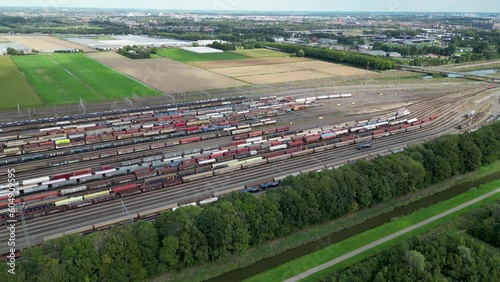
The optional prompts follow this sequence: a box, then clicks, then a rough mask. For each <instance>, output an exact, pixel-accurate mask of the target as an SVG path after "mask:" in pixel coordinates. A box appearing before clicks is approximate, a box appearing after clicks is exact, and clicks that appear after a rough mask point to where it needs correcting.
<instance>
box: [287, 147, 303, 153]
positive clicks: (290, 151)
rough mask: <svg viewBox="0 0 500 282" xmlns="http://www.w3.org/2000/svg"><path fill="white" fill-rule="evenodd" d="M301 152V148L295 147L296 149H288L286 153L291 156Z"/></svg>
mask: <svg viewBox="0 0 500 282" xmlns="http://www.w3.org/2000/svg"><path fill="white" fill-rule="evenodd" d="M300 150H301V148H300V147H295V148H291V149H287V150H285V153H287V154H290V153H295V152H298V151H300Z"/></svg>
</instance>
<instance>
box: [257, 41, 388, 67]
mask: <svg viewBox="0 0 500 282" xmlns="http://www.w3.org/2000/svg"><path fill="white" fill-rule="evenodd" d="M265 45H266V46H268V47H272V48H275V49H279V50H281V51H283V52H287V53H296V52H297V51H299V50H303V51H304V53H305V56H306V57H311V58H315V59H320V60H325V61H330V62H334V63H341V64H348V65H352V66H357V67H362V68H366V67H367V66H368V67H369V68H370V69H375V70H389V69H393V68H394V66H395V65H396V61H395V60H393V59H390V58H382V57H374V56H370V55H365V54H360V53H357V52H345V51H337V50H331V49H324V48H316V47H307V46H300V45H295V44H281V43H265Z"/></svg>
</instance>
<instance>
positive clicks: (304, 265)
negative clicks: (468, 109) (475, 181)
mask: <svg viewBox="0 0 500 282" xmlns="http://www.w3.org/2000/svg"><path fill="white" fill-rule="evenodd" d="M498 187H500V180H497V181H494V182H491V183H488V184H486V185H482V186H480V188H479V189H471V190H469V191H467V192H465V193H463V194H461V195H458V196H456V197H453V198H451V199H449V200H446V201H443V202H441V203H438V204H435V205H433V206H430V207H428V208H425V209H421V210H419V211H417V212H414V213H412V214H411V215H409V216H406V217H402V218H399V219H396V220H394V221H392V222H390V223H387V224H384V225H382V226H379V227H377V228H374V229H372V230H369V231H366V232H364V233H361V234H359V235H356V236H353V237H351V238H349V239H346V240H344V241H342V242H340V243H337V244H333V245H331V246H328V247H326V248H324V249H322V250H320V251H317V252H314V253H312V254H310V255H306V256H303V257H301V258H299V259H296V260H294V261H292V262H289V263H286V264H283V265H281V266H279V267H277V268H275V269H272V270H270V271H267V272H264V273H262V274H259V275H256V276H254V277H252V278H250V279H247V280H245V281H283V280H284V279H287V278H290V277H293V276H295V275H297V274H300V273H302V272H304V271H306V270H309V269H311V268H312V267H315V266H317V265H321V264H323V263H325V262H328V261H330V260H332V259H334V258H337V257H340V256H342V255H344V254H347V253H349V252H352V251H354V250H356V249H358V248H360V247H363V246H365V245H367V244H369V243H371V242H374V241H376V240H378V239H381V238H383V237H385V236H388V235H390V234H392V233H395V232H397V231H400V230H402V229H405V228H407V227H409V226H411V225H413V224H416V223H419V222H421V221H423V220H425V219H428V218H430V217H432V216H435V215H437V214H439V213H442V212H444V211H447V210H449V209H451V208H454V207H456V206H458V205H460V204H463V203H465V202H468V201H470V200H473V199H475V198H477V197H479V196H482V195H484V194H486V193H488V192H491V191H493V190H496V189H497V188H498ZM497 200H500V193H497V194H495V195H493V196H491V197H489V198H486V199H484V200H482V201H480V202H478V203H475V204H473V205H470V206H468V207H466V208H464V209H461V210H459V211H457V212H454V213H452V214H450V215H447V216H445V217H443V218H440V219H438V220H436V221H433V222H431V223H429V224H427V225H425V226H422V227H420V228H417V229H415V230H413V231H410V232H408V233H406V234H404V235H401V236H399V237H396V238H394V239H392V240H389V241H387V242H385V243H383V244H381V245H378V246H376V247H374V248H372V249H370V250H368V251H366V252H363V253H361V254H359V255H356V256H354V257H352V258H351V259H348V260H346V261H343V262H342V263H339V264H337V265H335V266H333V267H330V268H327V269H325V270H323V271H320V272H318V273H316V274H314V275H311V276H309V277H307V278H305V279H303V280H302V281H318V279H319V278H321V277H325V276H327V275H329V274H331V273H332V272H334V271H338V270H340V269H342V268H345V267H347V266H349V265H351V264H352V263H355V262H359V261H362V260H364V259H367V258H369V257H370V256H373V255H374V254H377V253H379V252H381V251H382V250H384V249H387V248H389V247H393V246H395V245H397V244H399V243H401V242H403V241H404V240H407V239H409V238H412V237H415V236H417V235H420V234H423V233H425V232H427V231H429V230H431V229H434V228H436V227H438V226H440V225H442V224H443V223H445V222H447V221H449V220H450V219H452V218H455V217H457V216H459V215H462V214H464V213H466V212H468V211H470V210H473V209H475V208H477V207H479V206H481V205H483V204H485V203H489V202H492V201H497Z"/></svg>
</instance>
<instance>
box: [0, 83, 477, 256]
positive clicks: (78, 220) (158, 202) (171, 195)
mask: <svg viewBox="0 0 500 282" xmlns="http://www.w3.org/2000/svg"><path fill="white" fill-rule="evenodd" d="M478 93H480V92H477V93H470V94H466V95H465V96H462V97H461V98H462V99H464V98H467V97H474V96H475V95H477V94H478ZM452 95H453V93H449V94H447V95H446V96H445V97H442V96H439V97H438V96H436V97H434V98H429V99H425V100H423V101H422V102H419V103H414V104H412V105H409V106H408V108H409V109H410V111H412V115H413V113H415V115H416V116H419V117H423V116H424V115H426V116H428V115H430V114H432V113H434V112H438V113H439V112H443V113H444V114H443V115H442V116H440V117H439V118H438V119H437V120H436V121H434V122H433V123H432V124H431V125H430V126H428V127H425V128H422V129H420V130H417V131H412V132H407V133H402V134H401V135H395V136H391V137H385V138H382V139H378V140H373V143H374V149H373V150H371V151H369V152H370V153H373V154H374V153H380V152H387V149H389V148H394V147H398V146H401V145H402V144H413V143H417V142H421V141H422V140H423V139H429V138H433V137H435V136H436V135H439V134H442V133H443V132H444V131H445V130H446V129H449V128H450V126H452V125H454V124H456V123H457V122H458V121H459V118H457V116H456V113H455V112H453V110H454V108H456V107H458V106H459V105H460V103H459V102H458V101H452V102H450V100H451V98H450V97H448V96H452ZM392 111H393V110H392ZM381 112H391V110H387V111H380V112H378V113H381ZM374 115H376V114H374V113H371V114H366V115H361V116H359V119H364V117H373V116H374ZM332 119H333V118H332ZM335 119H336V120H345V121H348V120H352V118H349V117H346V118H335ZM359 119H358V120H359ZM326 121H327V120H323V121H322V122H326ZM340 123H341V122H340ZM309 124H311V126H309ZM300 126H301V127H302V129H305V128H311V127H318V122H317V120H314V121H310V122H309V121H308V122H307V123H303V124H301V125H300ZM208 141H210V142H206V143H208V144H213V145H220V144H221V139H213V140H208ZM228 143H229V141H228ZM187 145H188V144H186V145H184V146H182V148H186V147H191V146H192V147H193V148H199V147H203V146H200V145H201V143H200V142H199V143H191V144H189V146H187ZM179 149H180V148H179ZM173 151H179V150H175V148H174V149H173ZM367 152H368V151H363V152H359V151H355V150H353V146H348V147H342V148H336V149H333V150H328V151H324V152H321V153H315V154H313V155H306V156H301V157H296V158H292V159H288V160H287V161H286V162H285V161H280V162H277V163H275V164H269V165H263V166H259V167H253V168H248V169H245V170H244V172H245V173H241V172H240V171H236V172H231V173H228V174H224V175H221V176H217V177H210V178H208V179H206V180H204V181H194V182H190V183H185V184H181V185H177V186H173V187H170V188H165V189H161V190H157V191H152V192H148V193H144V194H140V195H139V196H132V197H129V198H124V199H123V202H124V203H125V205H126V207H127V209H128V210H129V212H130V213H136V212H140V211H146V210H149V209H152V208H156V207H160V206H165V205H166V204H169V203H178V202H183V201H188V200H190V199H193V198H200V197H201V198H203V197H207V195H211V194H212V193H214V192H220V191H223V190H227V189H228V188H234V187H238V186H240V185H241V184H242V183H243V184H248V183H251V182H254V181H255V180H256V179H262V180H264V179H269V178H270V177H273V176H276V175H280V176H281V175H284V174H289V173H296V172H297V171H300V170H304V169H314V168H316V167H322V166H323V167H324V165H325V164H326V165H328V166H333V165H335V164H338V163H340V162H344V161H345V160H346V159H351V160H352V159H357V158H362V157H366V153H367ZM332 158H333V161H332ZM94 162H95V161H94ZM78 165H82V166H81V168H88V167H89V166H88V164H86V163H84V162H82V163H81V164H78ZM271 167H272V168H271ZM57 169H60V168H57ZM64 169H67V170H68V171H69V170H73V169H78V166H77V167H75V168H70V166H64ZM58 172H60V170H59V171H58ZM30 173H31V172H30ZM37 174H40V173H39V172H38V171H36V172H33V175H31V174H26V175H24V174H20V175H21V176H22V177H25V176H29V177H31V176H36V175H37ZM41 175H47V174H41ZM26 178H28V177H26ZM200 187H203V188H201V189H200ZM122 208H123V207H122V205H121V203H120V201H112V202H107V203H101V204H96V205H92V206H90V207H84V208H79V209H75V210H70V211H67V212H64V213H61V214H55V215H49V216H45V217H41V218H36V219H33V220H30V221H27V226H28V231H29V233H30V234H31V237H32V238H31V243H32V244H37V243H40V242H41V240H42V238H43V237H45V236H50V235H54V234H57V233H61V232H67V231H70V230H74V229H76V228H80V227H84V226H88V225H90V224H94V223H99V222H103V221H105V220H110V219H113V218H116V217H119V216H122V215H123V214H122V213H121V210H122ZM18 230H19V232H18V240H17V243H18V245H20V246H23V245H24V244H25V243H26V242H25V239H24V235H22V234H20V233H21V230H22V229H21V228H19V227H18ZM4 235H7V232H5V231H1V232H0V236H4ZM4 247H6V246H2V247H0V252H5V251H6V250H4V249H3V248H4Z"/></svg>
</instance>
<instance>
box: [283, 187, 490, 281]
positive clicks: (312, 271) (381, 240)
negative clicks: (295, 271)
mask: <svg viewBox="0 0 500 282" xmlns="http://www.w3.org/2000/svg"><path fill="white" fill-rule="evenodd" d="M498 192H500V188H497V189H496V190H493V191H491V192H489V193H487V194H484V195H482V196H480V197H477V198H475V199H474V200H470V201H468V202H466V203H463V204H461V205H459V206H456V207H454V208H452V209H449V210H447V211H445V212H442V213H440V214H438V215H435V216H433V217H430V218H428V219H426V220H424V221H422V222H419V223H416V224H414V225H412V226H410V227H407V228H405V229H403V230H400V231H398V232H395V233H393V234H391V235H388V236H386V237H384V238H382V239H379V240H377V241H374V242H372V243H370V244H368V245H366V246H363V247H361V248H359V249H356V250H354V251H352V252H350V253H347V254H345V255H343V256H340V257H338V258H336V259H333V260H331V261H329V262H326V263H324V264H322V265H319V266H316V267H314V268H311V269H309V270H308V271H306V272H303V273H301V274H299V275H296V276H294V277H292V278H290V279H287V280H285V282H295V281H299V280H300V279H303V278H305V277H307V276H309V275H312V274H314V273H316V272H319V271H322V270H324V269H326V268H328V267H331V266H333V265H336V264H337V263H340V262H342V261H344V260H346V259H349V258H351V257H353V256H355V255H358V254H361V253H363V252H364V251H367V250H369V249H372V248H374V247H376V246H378V245H380V244H383V243H385V242H387V241H389V240H392V239H394V238H396V237H399V236H401V235H404V234H406V233H408V232H410V231H413V230H415V229H417V228H419V227H422V226H424V225H427V224H429V223H431V222H433V221H436V220H438V219H440V218H442V217H445V216H447V215H449V214H452V213H454V212H456V211H459V210H461V209H464V208H466V207H468V206H470V205H473V204H475V203H477V202H479V201H482V200H484V199H486V198H488V197H491V196H493V195H495V194H496V193H498Z"/></svg>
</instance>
